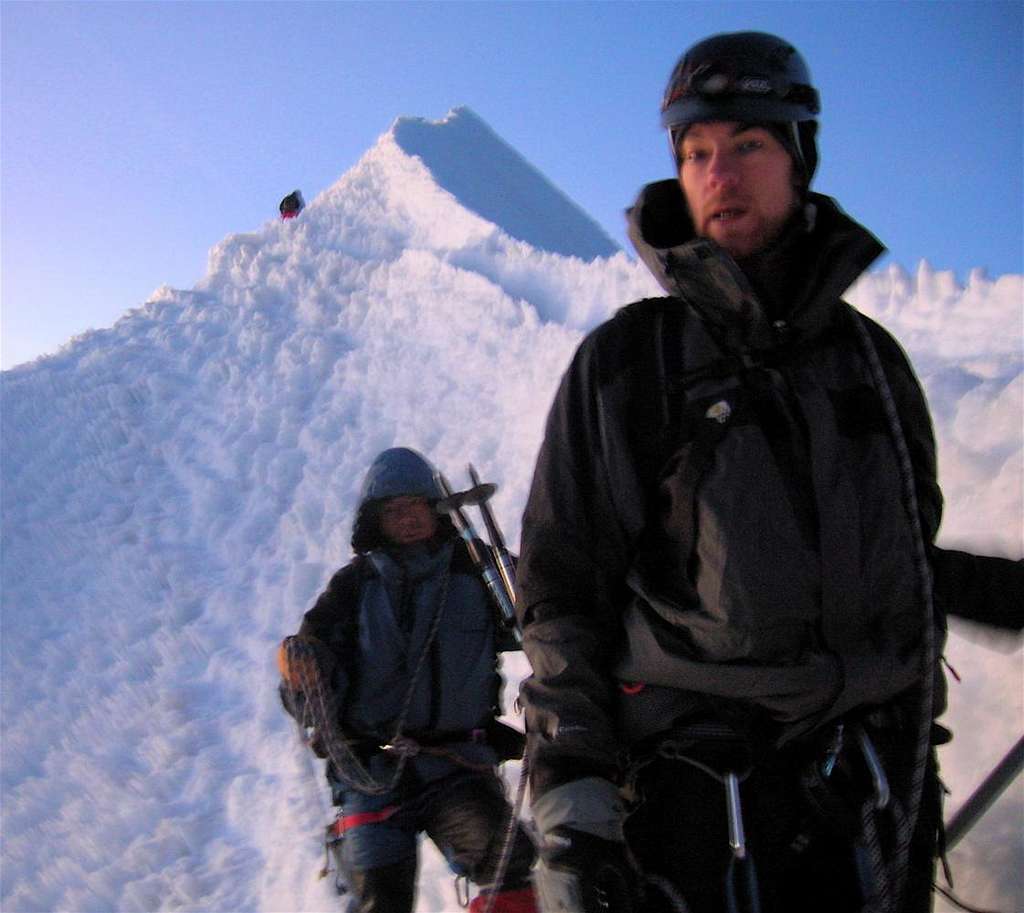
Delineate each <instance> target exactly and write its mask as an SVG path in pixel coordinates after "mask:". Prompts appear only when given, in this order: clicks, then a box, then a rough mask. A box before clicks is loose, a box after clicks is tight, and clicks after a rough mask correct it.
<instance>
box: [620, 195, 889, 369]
mask: <svg viewBox="0 0 1024 913" xmlns="http://www.w3.org/2000/svg"><path fill="white" fill-rule="evenodd" d="M627 219H628V223H629V237H630V240H631V241H632V242H633V245H634V247H635V248H636V250H637V253H638V254H639V256H640V258H641V259H642V260H643V261H644V263H645V264H646V265H647V267H648V268H649V269H650V270H651V272H652V273H653V274H654V276H655V278H656V279H657V280H658V282H659V283H660V284H661V286H662V288H664V289H665V291H666V292H668V293H669V294H670V295H673V296H675V297H677V298H681V299H683V300H684V301H686V302H687V303H689V304H691V305H692V306H693V307H694V308H696V309H697V310H698V311H699V312H700V313H701V315H702V316H703V317H704V319H705V320H707V321H708V322H709V323H711V324H713V325H714V326H716V327H717V328H718V330H719V331H720V332H722V333H724V334H725V337H726V341H727V342H728V343H729V344H730V345H731V346H734V347H736V348H739V349H741V350H757V349H766V348H771V347H772V346H774V345H776V344H777V343H778V339H779V334H778V333H777V332H776V331H775V330H774V329H773V323H778V321H780V319H782V320H784V321H785V324H786V325H787V326H788V328H789V330H790V332H789V334H787V338H788V339H790V340H792V339H794V338H800V337H802V338H807V337H813V336H815V335H817V334H818V333H820V332H821V331H822V330H823V329H824V328H825V327H826V326H828V325H829V324H831V322H832V320H833V318H834V315H835V309H836V308H837V307H838V306H839V305H840V299H841V296H842V295H843V293H844V292H845V291H846V290H847V289H848V288H849V287H850V286H851V285H852V284H853V283H854V281H855V280H856V279H857V277H858V276H859V275H860V274H861V273H863V272H864V271H865V270H866V269H867V268H868V267H869V266H870V265H871V264H872V263H873V262H874V261H875V260H876V259H877V258H878V257H879V256H880V255H881V254H882V252H883V251H884V250H885V248H884V247H883V246H882V244H881V242H879V240H878V239H877V238H876V237H875V236H874V235H872V234H871V233H870V232H869V231H868V230H867V229H866V228H864V227H863V226H862V225H860V224H859V223H857V222H855V221H854V220H853V219H851V218H850V217H849V216H848V215H846V213H844V212H843V211H842V209H840V207H839V205H838V204H837V203H836V202H835V200H833V199H831V198H830V197H826V196H822V195H821V194H816V193H810V194H808V199H807V204H806V205H805V206H804V208H803V210H802V212H800V213H799V214H798V215H797V216H796V217H795V219H796V221H795V222H794V224H792V225H791V226H790V227H789V228H788V229H787V231H786V233H785V234H784V236H783V238H782V239H781V240H780V243H779V244H778V245H777V246H776V247H774V248H773V249H771V250H769V251H767V252H765V253H764V254H762V255H760V256H759V257H758V258H757V264H756V266H755V264H753V263H749V264H746V265H745V266H746V268H747V270H748V271H750V273H751V275H752V276H754V277H755V280H756V282H757V284H758V285H759V286H761V288H762V294H761V295H758V293H757V292H755V287H754V283H752V282H751V280H750V278H749V277H748V275H747V274H746V273H745V272H744V269H741V267H740V265H739V264H738V263H737V262H736V260H734V259H733V258H732V257H731V256H730V255H729V254H728V253H727V252H726V251H725V250H723V249H722V248H721V247H720V246H719V245H718V244H716V243H715V242H714V241H712V240H710V239H708V238H699V237H697V236H696V232H695V230H694V227H693V222H692V220H691V219H690V215H689V212H688V210H687V207H686V202H685V199H684V198H683V194H682V190H681V189H680V187H679V183H678V181H675V180H667V181H657V182H655V183H653V184H648V185H647V186H646V187H644V188H643V190H641V192H640V195H639V197H638V198H637V202H636V203H635V204H634V206H633V207H632V208H631V209H630V210H628V212H627ZM773 276H774V277H777V279H776V280H772V279H771V278H770V277H773ZM766 281H768V282H770V283H771V284H772V286H771V288H770V289H769V288H766V287H765V285H764V283H765V282H766ZM768 298H775V299H777V302H776V304H775V307H774V308H773V309H772V310H775V311H776V313H774V314H773V313H771V312H770V311H769V308H768V307H766V300H767V299H768ZM779 309H781V311H782V313H779V312H778V310H779Z"/></svg>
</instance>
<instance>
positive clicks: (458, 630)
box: [278, 447, 535, 913]
mask: <svg viewBox="0 0 1024 913" xmlns="http://www.w3.org/2000/svg"><path fill="white" fill-rule="evenodd" d="M439 498H440V491H439V489H438V486H437V483H436V481H435V478H434V472H433V469H432V467H431V466H430V464H429V463H428V462H427V461H426V459H424V457H423V456H422V455H420V454H419V453H417V452H416V451H414V450H410V449H408V448H405V447H395V448H391V449H390V450H385V451H384V452H383V453H381V454H380V455H379V456H378V457H377V458H376V459H375V460H374V461H373V464H372V465H371V466H370V469H369V470H368V472H367V474H366V478H365V480H364V482H363V488H362V493H361V497H360V505H359V510H358V513H357V516H356V521H355V524H354V528H353V531H352V546H353V549H354V550H355V551H356V555H357V557H356V558H355V559H354V560H353V561H352V562H350V563H349V564H347V565H346V566H345V567H344V568H342V569H341V570H340V571H338V572H337V573H336V574H335V575H334V576H333V577H332V578H331V581H330V583H329V584H328V587H327V589H326V590H325V591H324V592H323V593H322V594H321V595H320V597H319V598H318V599H317V601H316V604H315V605H314V606H313V608H312V609H310V610H309V611H308V612H307V613H306V615H305V616H304V618H303V621H302V625H301V627H300V628H299V631H298V634H297V635H296V636H295V637H290V638H287V639H286V640H285V641H284V643H283V644H282V646H281V648H280V650H279V654H278V661H279V668H280V671H281V677H282V697H283V698H284V702H285V706H286V708H288V709H289V711H290V712H292V713H293V714H294V715H295V716H296V717H297V718H298V719H299V720H300V722H302V724H303V725H304V726H305V727H308V728H313V729H314V730H315V733H314V736H313V739H312V746H313V748H314V749H315V750H317V753H318V754H320V756H321V757H326V758H327V759H328V764H327V777H328V780H329V781H330V784H331V788H332V791H333V794H334V801H335V804H336V805H340V806H341V808H342V813H341V815H340V816H339V818H338V821H337V823H336V825H335V832H336V833H337V834H338V835H339V836H343V844H342V852H341V856H342V859H343V867H344V875H345V876H346V880H347V882H348V886H349V889H350V905H349V913H411V911H412V909H413V902H414V897H415V878H416V867H417V861H416V860H417V840H418V837H419V835H420V833H422V832H425V833H427V834H428V835H429V836H430V837H431V839H432V840H433V841H434V843H435V844H436V845H437V847H438V848H439V849H440V851H441V852H442V853H443V854H444V856H445V858H446V859H447V860H448V862H449V863H450V865H451V867H452V868H453V869H454V870H455V871H456V872H457V873H458V874H460V875H463V876H465V877H467V878H468V879H470V880H471V881H473V882H474V883H475V884H476V885H477V886H478V887H479V888H480V889H481V893H480V894H478V895H477V897H475V898H474V899H473V901H472V903H471V904H470V905H469V910H470V911H471V913H481V911H485V910H487V911H490V913H534V911H535V907H534V900H533V891H532V888H531V887H530V884H529V873H530V866H531V864H532V862H533V856H534V853H533V847H532V844H531V842H530V840H529V838H528V837H527V836H526V834H525V832H523V831H522V829H521V828H519V827H518V826H517V828H516V831H515V837H514V839H513V840H512V842H511V847H510V850H509V855H508V857H507V859H506V860H505V862H506V863H507V867H506V869H505V871H504V873H502V872H501V871H500V868H501V860H502V850H503V846H504V843H505V837H506V833H507V827H508V826H510V818H511V810H510V808H509V806H508V803H507V802H506V801H505V798H504V793H503V788H502V785H501V781H500V780H499V779H498V777H497V775H496V773H495V768H496V765H497V764H498V763H499V762H500V761H501V760H503V759H506V758H509V757H513V756H515V757H518V756H519V754H520V753H521V749H522V745H521V735H519V734H517V733H515V731H514V730H512V729H511V728H510V727H506V726H504V725H503V724H501V723H500V722H498V721H497V720H496V718H495V717H496V715H497V714H498V712H499V687H500V679H499V676H498V671H497V668H496V664H497V651H498V650H499V649H509V645H504V644H503V643H502V638H501V637H500V636H499V634H500V632H499V630H498V626H497V625H496V623H495V613H494V610H493V609H492V607H491V603H490V601H489V597H488V595H487V592H486V590H485V588H484V585H483V583H482V582H481V580H480V574H479V572H478V570H477V568H476V567H475V566H474V564H473V562H472V560H471V559H470V556H469V554H468V552H467V549H466V546H465V545H464V544H463V543H462V541H461V540H460V539H459V538H458V537H457V535H456V534H455V530H454V529H453V528H452V525H451V523H450V522H449V521H448V520H447V518H444V519H442V518H440V517H439V516H438V514H437V512H436V504H437V501H438V499H439ZM507 639H508V638H506V640H507ZM512 646H513V647H514V644H513V645H512ZM517 741H518V744H517Z"/></svg>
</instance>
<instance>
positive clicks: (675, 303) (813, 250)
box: [517, 181, 1020, 792]
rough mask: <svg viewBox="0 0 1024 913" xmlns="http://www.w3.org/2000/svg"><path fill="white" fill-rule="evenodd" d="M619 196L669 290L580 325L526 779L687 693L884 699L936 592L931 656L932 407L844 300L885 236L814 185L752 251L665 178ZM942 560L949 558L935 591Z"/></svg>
mask: <svg viewBox="0 0 1024 913" xmlns="http://www.w3.org/2000/svg"><path fill="white" fill-rule="evenodd" d="M630 216H631V236H632V238H633V240H634V243H635V244H636V246H637V249H638V252H639V253H640V255H641V257H642V258H643V260H644V261H645V262H646V263H647V265H648V266H649V267H650V268H651V269H652V271H653V272H654V274H655V275H656V276H657V278H658V279H659V281H660V282H661V284H662V285H663V287H664V288H665V289H666V291H668V292H669V293H670V296H671V297H666V298H657V299H648V300H645V301H640V302H636V303H634V304H632V305H629V306H628V307H626V308H623V309H622V310H621V311H620V312H619V313H618V314H617V315H616V316H615V317H614V318H612V319H611V320H609V321H608V322H606V323H605V324H603V325H602V326H600V327H598V328H597V329H596V330H595V331H594V332H592V333H591V334H590V335H589V336H588V337H587V338H586V339H585V340H584V342H583V343H582V344H581V346H580V347H579V349H578V351H577V353H576V355H575V357H574V359H573V362H572V364H571V365H570V367H569V369H568V371H567V372H566V374H565V376H564V378H563V380H562V383H561V387H560V389H559V391H558V394H557V396H556V399H555V402H554V404H553V406H552V409H551V412H550V415H549V418H548V424H547V429H546V435H545V440H544V443H543V446H542V448H541V452H540V455H539V457H538V461H537V467H536V471H535V475H534V480H533V485H532V489H531V493H530V498H529V501H528V504H527V507H526V511H525V515H524V518H523V534H522V549H521V557H520V564H519V569H518V589H519V592H518V601H517V611H518V612H519V614H520V620H521V622H522V623H523V625H524V634H525V638H524V649H525V650H526V653H527V655H528V657H529V659H530V662H531V664H532V666H533V670H534V674H533V676H532V677H531V678H530V679H529V680H528V681H527V682H526V683H525V684H524V687H523V692H522V698H523V702H524V704H525V706H526V712H527V728H528V731H529V732H530V733H531V736H530V738H531V752H532V758H533V781H534V789H535V791H537V792H543V791H544V790H545V788H546V787H547V786H549V785H554V784H556V783H558V782H562V781H564V780H567V779H576V778H578V777H581V776H587V775H589V774H591V773H593V774H596V775H600V776H608V777H612V778H614V777H615V771H616V770H617V769H618V767H619V764H620V761H621V758H622V752H623V749H624V748H626V747H628V745H629V744H630V743H631V742H633V741H635V740H637V739H641V738H644V737H645V736H648V735H650V734H651V733H652V732H654V731H658V730H663V729H665V728H667V727H668V726H669V725H671V723H672V722H673V720H674V719H676V718H680V717H686V716H687V715H705V714H707V713H708V712H711V713H713V714H720V713H721V712H723V710H724V711H726V712H729V711H731V710H735V711H736V712H737V715H739V716H740V717H743V718H746V719H753V720H755V721H762V722H764V723H765V724H766V725H767V726H768V727H769V730H770V731H771V733H772V737H773V738H775V739H777V740H779V741H785V740H787V739H791V738H796V737H798V736H800V735H802V734H805V733H807V732H808V731H811V730H814V729H816V728H817V727H819V726H820V725H821V724H823V723H824V722H826V721H828V720H830V719H835V718H837V717H839V716H842V715H844V714H846V713H847V712H849V711H851V710H854V709H857V708H864V707H870V706H878V705H885V704H886V703H887V702H890V701H892V699H893V698H895V697H896V696H897V695H900V694H901V693H906V692H907V691H908V689H912V688H913V687H914V686H915V684H918V683H920V681H921V680H922V678H923V676H925V675H926V674H931V673H932V672H933V671H934V670H935V669H936V668H937V663H936V660H937V655H938V653H939V652H940V651H941V647H942V643H943V641H944V633H945V622H944V616H943V614H942V611H941V609H942V607H943V606H945V605H947V604H948V603H949V602H950V599H949V597H948V592H946V593H940V594H937V600H936V602H937V604H939V608H940V611H938V612H937V613H936V618H935V630H934V636H933V637H931V642H932V644H933V647H934V650H933V651H932V652H933V655H932V656H925V655H924V652H925V651H924V649H923V645H924V644H925V643H926V642H927V641H926V638H925V635H926V633H927V632H926V630H925V628H926V625H927V619H926V614H925V610H924V601H923V598H922V592H921V590H922V583H921V578H922V573H924V572H923V570H922V567H923V561H917V562H916V563H915V558H914V555H915V543H916V542H919V541H921V540H923V542H924V543H925V544H926V548H927V549H928V550H929V555H930V557H931V558H932V560H933V561H934V560H935V558H936V556H937V555H938V554H939V553H938V552H937V551H936V550H934V547H933V546H932V542H933V539H934V536H935V534H936V532H937V530H938V526H939V520H940V516H941V508H942V497H941V493H940V491H939V487H938V484H937V481H936V462H935V446H934V439H933V434H932V428H931V422H930V418H929V413H928V409H927V405H926V403H925V400H924V396H923V394H922V391H921V389H920V386H919V384H918V382H917V379H916V378H915V376H914V373H913V371H912V369H911V367H910V364H909V362H908V360H907V358H906V356H905V355H904V354H903V352H902V350H901V349H900V347H899V345H898V344H897V343H896V342H895V341H894V340H893V339H892V337H891V336H890V335H889V334H888V333H886V332H885V331H884V330H883V329H882V328H881V327H879V326H878V325H877V324H875V323H873V322H871V321H870V320H868V319H867V318H865V317H863V316H862V315H860V314H858V313H857V312H856V311H854V309H853V308H852V307H851V306H850V305H848V304H847V303H845V302H844V301H843V300H842V298H841V296H842V294H843V293H844V292H845V290H846V289H847V288H848V287H849V286H850V285H851V284H852V283H853V282H854V280H855V279H856V278H857V277H858V276H859V275H860V274H861V273H862V272H863V271H864V270H865V269H867V267H868V266H869V265H870V264H871V263H872V262H873V261H874V260H875V258H876V257H877V256H878V255H879V254H880V253H881V252H882V246H881V244H880V243H879V242H878V241H877V240H876V239H875V238H874V237H873V236H872V235H871V234H870V233H869V232H867V231H866V230H865V229H864V228H862V227H861V226H860V225H858V224H857V223H856V222H854V221H853V220H852V219H850V218H849V217H848V216H846V215H845V214H844V213H843V212H842V211H841V210H840V209H839V207H838V206H837V205H836V204H835V203H834V202H833V201H832V200H830V199H828V198H826V197H822V196H819V195H817V194H811V195H809V197H808V205H807V206H806V207H805V208H804V210H803V211H802V212H800V213H799V214H798V216H797V217H796V218H795V219H794V221H793V223H792V225H791V226H790V227H789V229H788V231H787V232H786V234H785V235H784V237H783V238H782V239H780V241H779V243H778V244H776V245H775V246H774V247H773V248H772V249H771V250H770V251H769V252H767V253H766V254H764V255H762V256H761V257H760V258H759V260H758V262H752V261H751V262H746V263H744V264H743V265H742V267H743V268H741V267H740V265H739V264H737V262H736V261H735V260H734V259H733V258H731V257H730V256H729V255H728V254H727V253H725V252H724V251H723V250H722V249H721V248H720V247H718V245H716V244H715V243H714V242H713V241H710V240H706V239H701V238H696V237H694V234H693V230H692V227H691V226H690V223H689V219H688V217H687V215H686V211H685V205H684V204H683V202H682V197H681V193H680V191H679V187H678V184H677V183H676V182H675V181H670V182H661V183H659V184H654V185H650V186H649V187H648V188H645V191H644V193H643V194H642V195H641V198H640V200H639V201H638V203H637V205H636V206H635V207H634V209H633V210H631V213H630ZM872 360H874V361H875V369H876V370H873V369H872ZM878 369H880V370H878ZM879 373H880V374H881V376H882V378H884V379H883V380H881V383H880V378H879V376H878V375H879ZM880 386H882V387H885V388H886V389H880ZM887 404H888V406H887ZM889 406H891V407H892V410H891V411H894V413H895V416H897V417H898V424H899V429H900V433H901V436H902V437H903V439H904V441H905V444H906V450H907V452H908V454H909V462H910V464H911V465H910V466H901V465H900V462H901V461H900V452H899V450H898V448H897V446H896V444H895V443H894V439H893V437H894V436H893V427H892V426H893V422H892V420H891V418H892V417H891V416H889V417H887V415H886V411H887V408H888V407H889ZM910 473H912V476H913V483H912V484H913V491H914V494H915V500H916V516H911V515H910V513H909V499H908V497H907V495H906V492H905V491H904V490H903V489H904V487H905V486H904V485H903V481H904V480H905V479H908V477H909V475H910ZM915 526H917V527H918V529H919V531H920V532H918V531H917V530H915ZM958 562H959V563H961V564H963V563H966V564H970V556H959V553H954V554H953V556H952V557H951V558H950V559H949V560H948V561H947V560H946V559H945V558H942V559H940V563H941V564H942V565H943V567H944V568H945V571H944V572H943V573H941V574H939V575H938V576H939V579H940V581H941V580H943V579H944V580H945V585H946V588H947V590H948V589H949V588H950V587H951V586H954V585H955V584H956V582H957V581H959V580H962V579H964V578H965V574H964V573H961V571H962V568H960V567H959V564H958ZM1003 565H1010V563H1009V562H1003ZM971 566H972V567H974V566H973V565H971ZM1000 567H1001V569H1002V570H1006V568H1004V567H1002V565H1001V566H1000ZM1016 570H1017V572H1018V573H1019V567H1018V568H1017V569H1016ZM944 575H945V576H944ZM981 576H982V577H984V576H985V575H984V574H982V575H981ZM1017 587H1018V592H1019V587H1020V584H1019V580H1018V583H1017ZM1018 624H1019V623H1018ZM926 670H928V671H926ZM939 679H940V691H939V692H937V694H936V696H935V701H934V702H933V707H934V712H935V713H936V714H937V713H938V712H940V711H941V709H942V708H943V706H944V696H943V693H942V692H941V676H939Z"/></svg>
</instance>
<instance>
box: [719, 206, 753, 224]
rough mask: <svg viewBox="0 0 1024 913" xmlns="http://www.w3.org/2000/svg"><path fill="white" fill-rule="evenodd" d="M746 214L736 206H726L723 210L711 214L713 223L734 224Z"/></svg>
mask: <svg viewBox="0 0 1024 913" xmlns="http://www.w3.org/2000/svg"><path fill="white" fill-rule="evenodd" d="M745 213H746V210H745V209H740V208H739V207H736V206H726V207H723V208H722V209H716V210H715V211H714V212H713V213H712V214H711V221H712V222H732V221H734V220H735V219H739V218H741V217H742V216H743V215H744V214H745Z"/></svg>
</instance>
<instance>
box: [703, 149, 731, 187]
mask: <svg viewBox="0 0 1024 913" xmlns="http://www.w3.org/2000/svg"><path fill="white" fill-rule="evenodd" d="M708 180H709V181H710V182H711V184H712V186H715V187H721V186H727V187H728V186H732V185H734V184H735V183H736V182H737V181H738V180H739V169H738V168H737V167H736V160H735V158H734V157H733V156H731V155H729V154H728V153H723V152H716V153H715V154H714V155H712V156H711V161H710V162H709V163H708Z"/></svg>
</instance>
